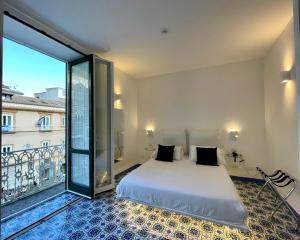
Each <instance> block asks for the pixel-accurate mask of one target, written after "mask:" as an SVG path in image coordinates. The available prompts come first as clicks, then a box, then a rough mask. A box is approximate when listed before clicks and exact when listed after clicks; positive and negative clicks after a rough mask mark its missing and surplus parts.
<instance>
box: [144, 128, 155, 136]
mask: <svg viewBox="0 0 300 240" xmlns="http://www.w3.org/2000/svg"><path fill="white" fill-rule="evenodd" d="M153 132H154V131H153V129H146V135H147V136H153Z"/></svg>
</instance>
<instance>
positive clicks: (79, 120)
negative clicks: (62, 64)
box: [67, 55, 94, 197]
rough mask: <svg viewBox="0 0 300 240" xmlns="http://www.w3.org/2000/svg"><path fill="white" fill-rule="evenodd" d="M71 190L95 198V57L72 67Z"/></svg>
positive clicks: (69, 137)
mask: <svg viewBox="0 0 300 240" xmlns="http://www.w3.org/2000/svg"><path fill="white" fill-rule="evenodd" d="M68 87H69V89H68V91H69V95H68V96H69V99H68V113H69V116H68V118H69V119H68V120H69V121H68V123H69V124H68V134H67V136H68V174H67V175H68V178H67V179H68V190H70V191H73V192H76V193H79V194H81V195H83V196H87V197H93V195H94V141H93V140H94V132H93V125H94V123H93V112H94V111H93V56H92V55H90V56H87V57H83V58H80V59H78V60H75V61H72V62H70V63H69V83H68Z"/></svg>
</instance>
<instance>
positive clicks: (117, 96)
mask: <svg viewBox="0 0 300 240" xmlns="http://www.w3.org/2000/svg"><path fill="white" fill-rule="evenodd" d="M120 100H121V94H116V93H115V101H120Z"/></svg>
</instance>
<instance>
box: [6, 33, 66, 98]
mask: <svg viewBox="0 0 300 240" xmlns="http://www.w3.org/2000/svg"><path fill="white" fill-rule="evenodd" d="M65 82H66V64H65V63H64V62H62V61H59V60H57V59H55V58H52V57H49V56H47V55H45V54H43V53H40V52H38V51H35V50H33V49H31V48H28V47H25V46H23V45H21V44H18V43H16V42H13V41H11V40H8V39H6V38H4V39H3V84H5V85H7V86H9V87H11V88H13V89H16V90H19V91H21V92H23V93H24V95H25V96H29V97H33V93H37V92H44V91H45V89H46V88H50V87H61V88H65Z"/></svg>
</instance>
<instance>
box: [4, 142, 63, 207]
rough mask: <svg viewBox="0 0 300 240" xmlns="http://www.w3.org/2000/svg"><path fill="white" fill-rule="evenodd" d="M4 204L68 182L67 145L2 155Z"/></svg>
mask: <svg viewBox="0 0 300 240" xmlns="http://www.w3.org/2000/svg"><path fill="white" fill-rule="evenodd" d="M1 173H2V174H1V183H2V189H1V205H6V204H8V203H11V202H13V201H16V200H18V199H20V198H23V197H26V196H29V195H32V194H34V193H36V192H39V191H42V190H44V189H47V188H49V187H52V186H54V185H57V184H59V183H62V182H64V181H65V146H64V145H55V146H49V147H41V148H32V149H26V150H20V151H13V152H9V153H2V154H1Z"/></svg>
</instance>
